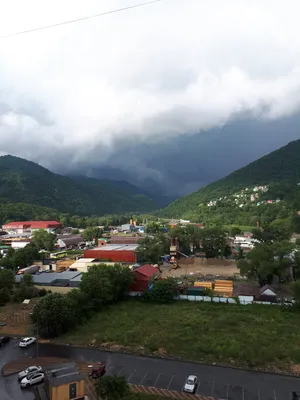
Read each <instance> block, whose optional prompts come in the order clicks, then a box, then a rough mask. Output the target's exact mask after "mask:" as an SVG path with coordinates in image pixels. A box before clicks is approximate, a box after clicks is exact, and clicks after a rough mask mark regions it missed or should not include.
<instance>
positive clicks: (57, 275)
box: [15, 271, 81, 286]
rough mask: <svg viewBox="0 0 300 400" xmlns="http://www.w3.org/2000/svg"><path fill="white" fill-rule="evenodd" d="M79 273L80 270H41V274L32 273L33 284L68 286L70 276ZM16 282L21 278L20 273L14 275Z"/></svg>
mask: <svg viewBox="0 0 300 400" xmlns="http://www.w3.org/2000/svg"><path fill="white" fill-rule="evenodd" d="M78 275H81V274H80V272H77V271H75V272H73V271H64V272H42V273H41V274H34V275H32V278H33V283H34V285H38V286H70V281H71V279H72V278H75V277H76V276H78ZM15 278H16V282H20V281H21V280H22V275H16V276H15Z"/></svg>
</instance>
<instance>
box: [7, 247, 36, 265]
mask: <svg viewBox="0 0 300 400" xmlns="http://www.w3.org/2000/svg"><path fill="white" fill-rule="evenodd" d="M39 259H40V253H39V250H38V248H37V246H36V244H35V243H29V244H27V245H26V246H25V247H24V248H23V249H19V250H17V251H16V252H15V253H14V257H13V265H14V267H15V268H16V267H27V266H29V265H32V263H33V261H35V260H39Z"/></svg>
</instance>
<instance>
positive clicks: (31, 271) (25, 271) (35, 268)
mask: <svg viewBox="0 0 300 400" xmlns="http://www.w3.org/2000/svg"><path fill="white" fill-rule="evenodd" d="M39 269H40V267H39V266H38V265H31V266H30V267H26V268H22V269H20V270H19V271H18V273H17V275H25V274H35V273H36V272H38V271H39Z"/></svg>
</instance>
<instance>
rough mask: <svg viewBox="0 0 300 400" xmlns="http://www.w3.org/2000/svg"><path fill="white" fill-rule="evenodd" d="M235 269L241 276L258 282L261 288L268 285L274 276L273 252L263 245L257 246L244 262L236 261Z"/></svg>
mask: <svg viewBox="0 0 300 400" xmlns="http://www.w3.org/2000/svg"><path fill="white" fill-rule="evenodd" d="M237 267H238V268H239V270H240V274H241V275H242V276H246V277H247V278H249V279H256V280H258V282H259V284H260V285H261V286H262V285H264V284H266V283H269V284H270V283H272V281H273V277H274V275H275V274H276V263H275V259H274V251H273V249H272V248H271V247H270V246H268V245H267V244H265V243H264V244H259V245H257V246H255V247H254V248H253V249H252V250H251V251H250V252H249V253H248V254H247V256H246V258H245V259H244V260H240V261H238V263H237Z"/></svg>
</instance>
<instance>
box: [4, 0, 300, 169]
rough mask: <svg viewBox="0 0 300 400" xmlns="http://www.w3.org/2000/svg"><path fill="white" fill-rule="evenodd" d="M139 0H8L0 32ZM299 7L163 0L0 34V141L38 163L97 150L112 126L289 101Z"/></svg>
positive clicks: (185, 124) (152, 131) (269, 0)
mask: <svg viewBox="0 0 300 400" xmlns="http://www.w3.org/2000/svg"><path fill="white" fill-rule="evenodd" d="M138 2H139V0H102V1H101V2H100V1H99V0H85V1H84V2H82V1H80V0H64V1H63V2H62V1H58V0H53V1H52V2H48V4H46V3H44V2H41V1H38V0H27V1H26V2H24V1H22V0H11V1H10V2H8V3H7V5H6V8H5V9H4V11H2V12H1V15H0V35H5V34H8V33H12V32H16V31H20V30H26V29H30V28H34V27H38V26H44V25H48V24H53V23H57V22H60V21H64V20H68V19H73V18H78V17H81V16H85V15H91V14H96V13H101V12H105V11H108V10H111V9H115V8H118V7H125V6H127V5H132V4H137V3H138ZM140 2H142V1H140ZM299 11H300V3H299V1H298V0H287V1H286V2H283V1H282V0H264V1H261V0H226V1H225V2H224V0H209V1H199V0H164V1H162V2H161V3H157V4H153V5H149V6H145V7H142V8H136V9H132V10H129V11H125V12H120V13H117V14H111V15H107V16H104V17H100V18H95V19H90V20H87V21H83V22H79V23H75V24H70V25H65V26H61V27H57V28H53V29H49V30H45V31H39V32H35V33H29V34H24V35H20V36H15V37H10V38H7V39H0V60H1V62H0V140H1V151H2V152H10V153H13V154H17V155H20V156H24V157H28V158H30V159H32V160H36V161H42V163H43V164H45V165H50V164H51V163H52V162H53V157H54V154H62V153H63V154H66V155H67V156H68V163H72V162H77V161H83V160H84V161H87V160H90V162H95V161H98V162H100V161H104V160H105V158H106V156H108V155H109V154H111V151H112V149H113V141H114V140H115V139H116V138H120V137H121V138H122V139H123V140H124V139H126V137H131V136H136V137H137V138H139V139H142V140H146V141H147V140H155V139H157V140H159V139H160V138H162V137H166V136H171V135H178V134H188V133H194V132H197V131H199V132H201V130H206V129H208V128H210V127H214V126H218V125H222V124H224V123H225V122H226V121H228V120H230V119H233V118H235V116H236V115H238V114H239V113H240V112H250V113H252V114H253V115H254V116H255V117H257V116H259V117H262V118H279V117H282V116H287V115H290V114H292V113H295V112H297V111H299V108H300V53H299V47H300V25H299V23H298V14H299ZM2 104H3V105H4V106H3V107H1V105H2ZM103 146H105V148H106V151H102V153H101V157H99V149H101V148H103ZM60 152H61V153H60Z"/></svg>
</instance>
